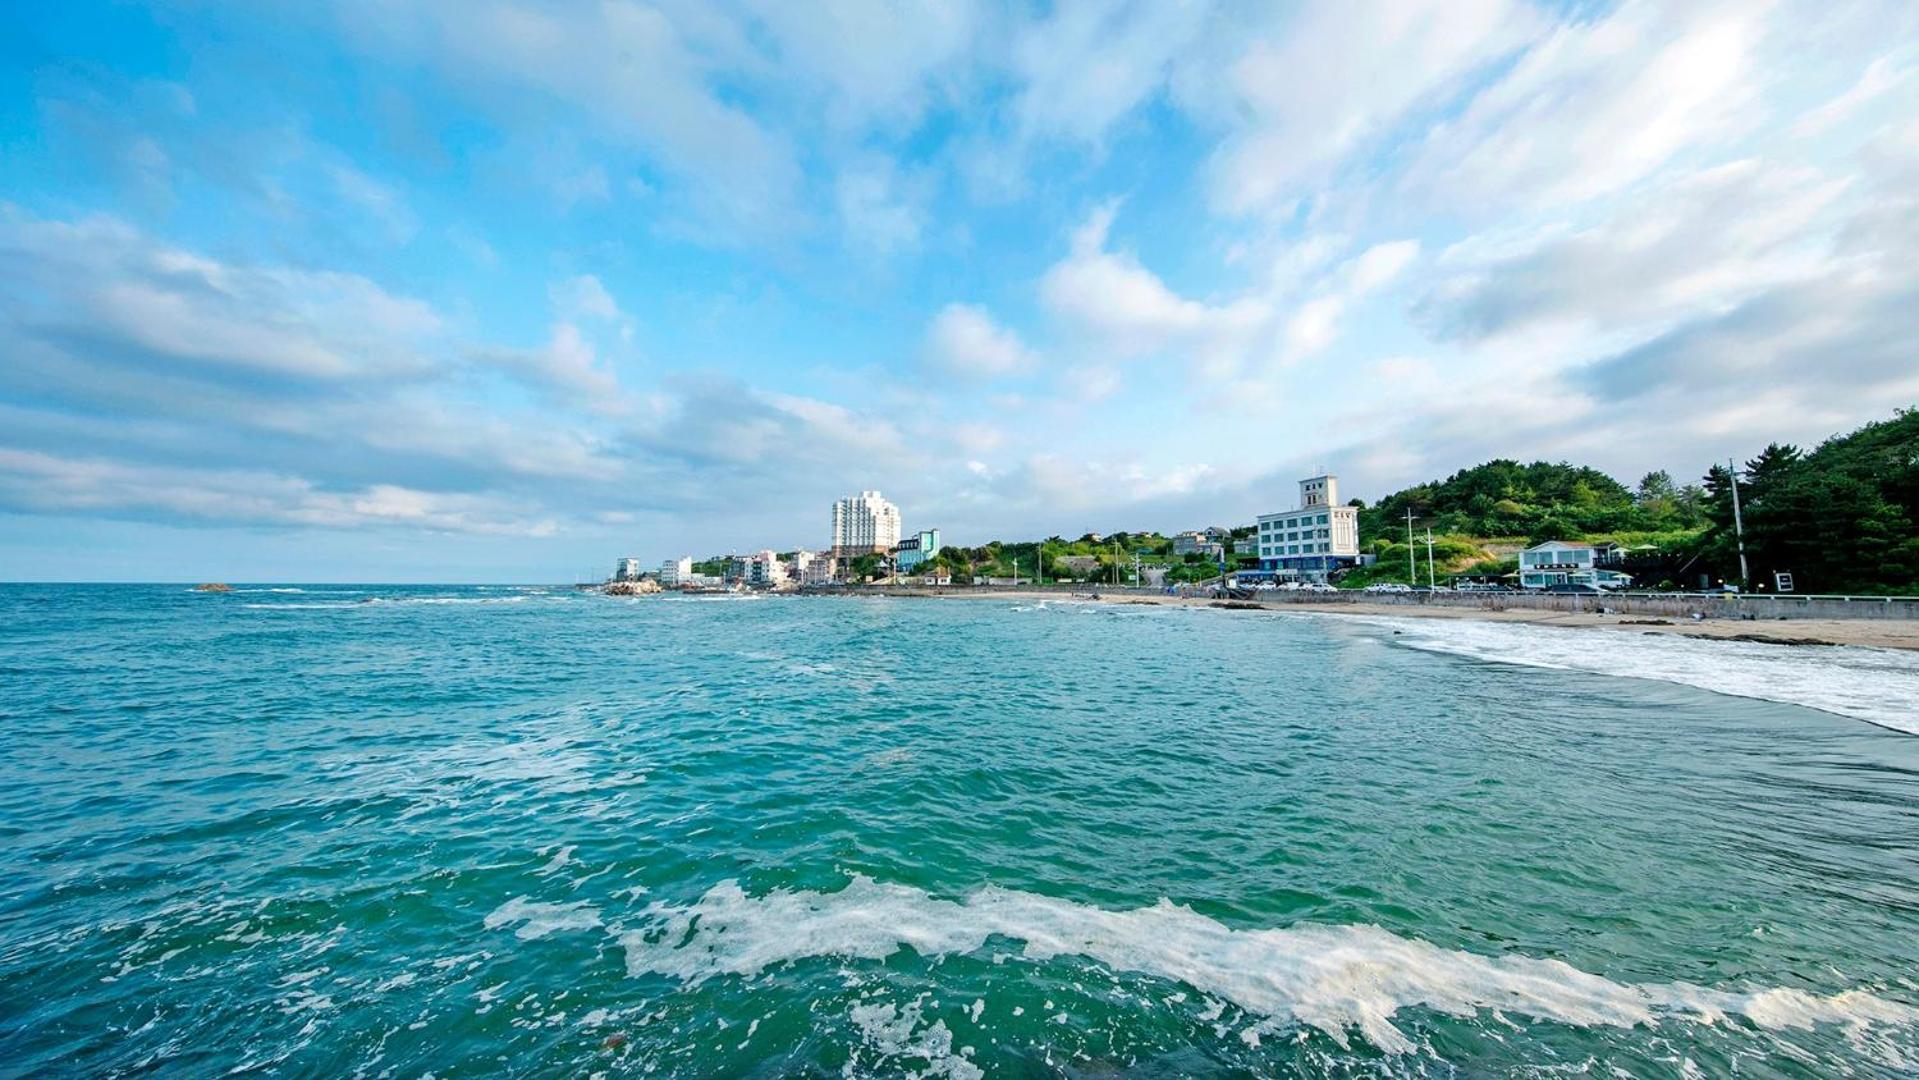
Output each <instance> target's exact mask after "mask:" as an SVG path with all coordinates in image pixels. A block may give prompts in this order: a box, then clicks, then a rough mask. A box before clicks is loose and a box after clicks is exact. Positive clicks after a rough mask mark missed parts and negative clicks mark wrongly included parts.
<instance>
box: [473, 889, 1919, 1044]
mask: <svg viewBox="0 0 1919 1080" xmlns="http://www.w3.org/2000/svg"><path fill="white" fill-rule="evenodd" d="M645 915H646V918H647V920H648V925H646V926H645V927H643V928H640V929H636V930H628V931H626V932H624V933H621V934H620V935H619V939H620V943H621V945H622V946H623V947H624V949H625V951H626V967H627V971H628V973H629V974H632V975H642V974H648V973H656V974H662V975H668V976H671V977H674V978H677V979H680V980H682V981H685V982H689V983H695V984H697V983H700V982H703V981H704V980H707V979H710V978H713V977H715V976H719V975H738V976H753V975H756V974H758V973H759V972H761V971H764V970H765V969H767V968H769V967H773V966H776V965H779V964H783V963H788V962H791V961H795V960H800V959H804V958H807V957H824V956H831V957H842V958H854V959H866V960H880V959H883V958H885V957H887V956H889V955H891V954H892V953H893V952H895V951H897V950H898V949H899V948H900V947H901V946H908V947H911V948H912V949H913V950H914V951H915V952H918V953H919V954H920V955H922V956H944V955H949V954H962V953H972V952H978V951H980V950H982V949H985V948H986V947H987V945H988V943H989V941H992V940H994V939H1003V940H1005V941H1007V942H1016V943H1019V948H1018V951H1019V952H1020V953H1021V954H1022V955H1024V956H1026V957H1028V958H1030V959H1034V960H1047V959H1051V958H1053V957H1057V956H1080V957H1085V958H1088V959H1091V960H1094V961H1097V962H1099V963H1101V964H1104V965H1106V966H1107V967H1110V968H1112V969H1114V970H1116V971H1126V972H1138V973H1142V974H1147V975H1152V976H1157V977H1160V978H1166V979H1175V980H1178V981H1180V982H1183V983H1185V984H1187V985H1188V986H1190V987H1192V988H1193V989H1195V990H1197V991H1199V992H1201V993H1203V994H1206V995H1209V996H1211V997H1213V998H1217V999H1221V1000H1224V1001H1229V1002H1231V1003H1232V1004H1234V1005H1237V1006H1239V1007H1240V1008H1241V1009H1243V1010H1245V1011H1246V1012H1247V1013H1250V1014H1253V1015H1256V1016H1258V1017H1261V1018H1263V1019H1262V1021H1261V1026H1264V1027H1266V1028H1268V1029H1272V1028H1277V1027H1279V1026H1282V1025H1286V1024H1295V1023H1297V1024H1306V1025H1310V1026H1312V1027H1314V1028H1317V1029H1319V1030H1320V1031H1323V1032H1325V1033H1326V1034H1328V1035H1329V1036H1331V1037H1332V1038H1334V1039H1336V1040H1338V1041H1339V1042H1341V1043H1342V1044H1344V1043H1345V1041H1346V1038H1347V1033H1348V1032H1350V1031H1353V1030H1357V1031H1359V1032H1360V1033H1361V1034H1362V1035H1363V1036H1364V1037H1365V1038H1366V1039H1367V1040H1369V1041H1370V1042H1372V1043H1373V1044H1374V1045H1375V1046H1378V1047H1380V1048H1381V1049H1383V1050H1387V1051H1390V1052H1395V1053H1398V1052H1405V1051H1407V1050H1410V1049H1412V1043H1411V1041H1410V1040H1408V1039H1407V1038H1406V1037H1405V1036H1404V1035H1403V1034H1401V1032H1400V1031H1399V1029H1398V1028H1397V1027H1396V1026H1394V1024H1393V1018H1394V1016H1395V1014H1396V1013H1398V1012H1399V1011H1400V1010H1401V1009H1407V1008H1415V1007H1421V1008H1426V1009H1432V1010H1435V1011H1438V1012H1443V1013H1447V1014H1451V1015H1457V1016H1470V1015H1473V1014H1475V1013H1477V1012H1478V1011H1479V1010H1481V1009H1497V1010H1503V1011H1505V1012H1508V1013H1515V1012H1516V1013H1522V1014H1525V1015H1527V1016H1531V1017H1534V1018H1536V1019H1539V1020H1546V1021H1552V1022H1555V1023H1561V1024H1570V1025H1575V1026H1580V1027H1588V1026H1594V1025H1602V1024H1603V1025H1611V1026H1616V1027H1630V1026H1634V1025H1640V1024H1653V1023H1657V1022H1659V1021H1660V1020H1661V1019H1662V1018H1666V1017H1681V1018H1685V1019H1688V1020H1692V1021H1696V1022H1700V1023H1707V1024H1713V1023H1719V1022H1721V1021H1723V1020H1725V1019H1726V1018H1728V1017H1739V1018H1742V1019H1743V1020H1744V1021H1745V1022H1748V1023H1751V1024H1753V1025H1756V1026H1758V1027H1761V1028H1768V1029H1785V1028H1793V1029H1797V1028H1807V1027H1811V1026H1813V1025H1816V1024H1842V1025H1846V1026H1848V1027H1850V1028H1853V1029H1855V1031H1858V1030H1863V1029H1865V1028H1866V1027H1868V1026H1869V1025H1872V1024H1900V1025H1906V1024H1913V1023H1915V1022H1919V1008H1915V1007H1913V1006H1910V1005H1905V1004H1902V1003H1900V1002H1896V1001H1891V1000H1888V999H1885V998H1881V997H1877V996H1875V995H1873V994H1871V993H1867V992H1864V991H1858V990H1853V991H1847V992H1844V993H1840V994H1835V995H1832V996H1821V995H1818V994H1811V993H1807V992H1805V991H1801V990H1796V989H1789V988H1759V989H1753V990H1716V989H1709V988H1705V987H1699V986H1692V985H1687V984H1684V983H1663V984H1631V983H1620V982H1614V981H1612V980H1610V979H1606V978H1603V977H1601V976H1598V975H1592V974H1589V973H1587V972H1584V971H1580V970H1579V969H1577V968H1574V967H1572V966H1571V965H1569V964H1566V963H1563V962H1561V961H1558V960H1538V959H1533V958H1530V957H1525V956H1481V955H1478V954H1475V953H1469V952H1462V951H1457V950H1451V949H1443V948H1440V947H1438V946H1436V945H1432V944H1429V943H1427V942H1423V941H1418V940H1414V939H1409V938H1402V937H1399V936H1398V935H1396V934H1392V933H1389V932H1388V931H1386V930H1382V929H1380V928H1378V927H1375V926H1320V925H1302V926H1294V927H1286V928H1283V929H1271V930H1235V929H1233V928H1231V927H1228V926H1226V925H1224V924H1222V923H1220V922H1217V921H1215V920H1213V919H1210V918H1208V917H1206V916H1204V915H1201V914H1198V913H1197V912H1194V911H1192V910H1191V909H1190V908H1186V907H1182V906H1180V905H1177V904H1173V903H1171V902H1169V901H1166V900H1161V901H1160V902H1159V903H1158V904H1157V905H1155V906H1153V907H1147V908H1140V909H1137V910H1133V911H1108V910H1105V909H1103V908H1098V907H1092V906H1089V905H1084V904H1077V903H1074V902H1072V901H1069V900H1060V899H1055V898H1052V897H1047V896H1040V895H1037V894H1034V893H1027V892H1019V891H1016V890H1009V889H1000V888H990V887H989V888H986V889H982V890H980V891H979V892H976V893H974V894H972V895H971V896H968V897H966V898H965V899H963V900H942V899H938V898H936V897H934V896H931V895H929V894H928V893H926V892H923V891H921V890H919V889H915V888H911V887H908V886H902V885H892V884H883V883H880V882H875V881H873V880H872V879H870V878H866V877H860V876H856V877H854V878H853V880H852V881H851V883H849V884H848V885H847V886H846V888H844V889H842V890H840V891H839V892H834V893H818V892H788V891H776V892H772V893H768V894H767V895H765V896H759V897H753V896H748V895H747V894H746V893H745V892H744V891H742V890H741V889H740V887H739V886H738V885H737V884H735V883H733V882H725V883H722V884H720V885H717V886H715V887H714V888H712V889H711V890H709V891H708V892H707V893H706V895H705V896H703V897H701V898H700V899H699V900H698V901H697V902H695V903H693V904H690V905H686V906H675V905H669V904H654V905H652V906H650V907H649V908H648V909H647V910H646V912H645ZM491 922H492V920H491V918H489V925H491ZM871 1019H873V1020H875V1021H881V1020H883V1019H886V1018H881V1017H878V1016H875V1017H872V1018H871Z"/></svg>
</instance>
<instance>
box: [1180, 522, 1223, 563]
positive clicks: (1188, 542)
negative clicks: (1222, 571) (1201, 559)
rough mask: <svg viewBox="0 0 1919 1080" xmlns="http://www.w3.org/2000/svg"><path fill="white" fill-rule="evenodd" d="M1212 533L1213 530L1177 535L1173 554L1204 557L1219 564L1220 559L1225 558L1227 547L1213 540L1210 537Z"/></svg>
mask: <svg viewBox="0 0 1919 1080" xmlns="http://www.w3.org/2000/svg"><path fill="white" fill-rule="evenodd" d="M1211 532H1212V530H1211V529H1208V530H1206V531H1205V532H1183V533H1175V534H1174V535H1173V554H1174V555H1178V556H1181V557H1184V556H1187V555H1204V556H1206V558H1207V560H1208V561H1211V562H1218V561H1219V560H1220V559H1222V558H1225V557H1226V547H1225V545H1223V544H1221V543H1220V542H1219V541H1218V540H1215V539H1213V537H1212V536H1211V535H1210V534H1211Z"/></svg>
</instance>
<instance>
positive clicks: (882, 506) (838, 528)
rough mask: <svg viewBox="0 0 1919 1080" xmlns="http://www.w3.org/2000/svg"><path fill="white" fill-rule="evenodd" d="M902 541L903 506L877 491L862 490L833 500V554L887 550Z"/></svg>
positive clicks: (840, 556)
mask: <svg viewBox="0 0 1919 1080" xmlns="http://www.w3.org/2000/svg"><path fill="white" fill-rule="evenodd" d="M899 542H900V509H899V507H897V506H894V505H893V504H892V503H890V502H887V501H886V500H885V499H884V498H881V497H880V493H879V492H877V491H862V492H860V493H859V494H858V495H849V496H847V497H846V498H844V499H841V500H840V501H838V502H836V503H834V504H833V557H834V558H837V559H848V558H854V557H857V556H860V555H871V554H874V553H879V554H885V553H886V552H889V551H892V550H893V548H894V547H895V546H896V545H898V544H899Z"/></svg>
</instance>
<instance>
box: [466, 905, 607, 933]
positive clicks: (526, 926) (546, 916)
mask: <svg viewBox="0 0 1919 1080" xmlns="http://www.w3.org/2000/svg"><path fill="white" fill-rule="evenodd" d="M514 923H519V924H521V925H520V928H519V929H518V930H515V931H514V932H513V936H514V937H517V938H519V939H520V940H522V941H532V940H534V939H535V938H543V937H545V936H546V935H548V934H552V933H557V932H560V931H566V930H591V929H593V928H595V927H597V926H599V925H600V912H599V910H598V909H597V908H595V907H594V906H593V905H592V904H589V903H587V902H586V901H584V900H580V901H577V902H575V903H571V904H543V903H540V902H539V901H537V900H528V899H527V898H526V897H524V896H516V897H514V898H513V899H511V900H508V901H507V902H506V903H504V904H501V905H500V906H499V907H497V908H494V909H493V912H492V913H491V914H489V915H488V916H487V917H486V928H487V929H488V930H498V929H500V928H501V927H503V926H511V925H513V924H514Z"/></svg>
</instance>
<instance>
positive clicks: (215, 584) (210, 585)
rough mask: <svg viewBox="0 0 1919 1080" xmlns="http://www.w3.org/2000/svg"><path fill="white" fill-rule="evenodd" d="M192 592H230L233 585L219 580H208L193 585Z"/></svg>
mask: <svg viewBox="0 0 1919 1080" xmlns="http://www.w3.org/2000/svg"><path fill="white" fill-rule="evenodd" d="M193 591H194V592H232V591H233V586H231V585H228V584H226V583H225V582H220V581H208V582H204V583H202V584H199V585H195V586H194V587H193Z"/></svg>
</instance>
